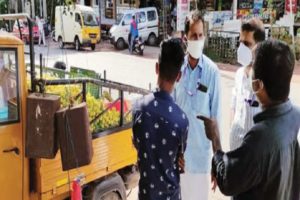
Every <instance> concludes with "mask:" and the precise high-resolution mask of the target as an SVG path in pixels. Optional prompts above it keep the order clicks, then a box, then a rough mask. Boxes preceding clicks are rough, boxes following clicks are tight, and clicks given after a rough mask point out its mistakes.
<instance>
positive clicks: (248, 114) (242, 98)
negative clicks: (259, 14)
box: [230, 18, 265, 150]
mask: <svg viewBox="0 0 300 200" xmlns="http://www.w3.org/2000/svg"><path fill="white" fill-rule="evenodd" d="M264 40H265V30H264V24H263V22H262V21H261V20H259V19H258V18H252V19H251V20H249V21H247V22H244V23H243V24H242V26H241V32H240V46H239V49H238V52H237V54H238V62H239V63H240V64H241V65H242V67H241V68H240V69H238V71H237V72H236V75H235V85H234V88H233V91H232V104H231V109H232V117H231V119H232V125H231V133H230V150H234V149H236V148H238V147H239V146H240V145H241V143H242V141H243V138H244V136H245V134H246V133H247V132H248V131H249V130H250V129H251V128H252V126H253V124H254V122H253V117H254V115H255V114H257V113H258V112H259V111H260V107H259V104H258V101H257V100H256V97H255V94H254V93H253V91H252V90H251V85H250V82H251V81H250V80H251V77H249V72H250V70H251V68H252V60H253V58H252V50H253V49H254V47H255V46H256V44H257V43H259V42H261V41H264Z"/></svg>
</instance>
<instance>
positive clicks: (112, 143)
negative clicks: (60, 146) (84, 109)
mask: <svg viewBox="0 0 300 200" xmlns="http://www.w3.org/2000/svg"><path fill="white" fill-rule="evenodd" d="M131 140H132V130H131V129H126V130H123V131H120V132H115V133H113V134H110V135H107V136H102V137H99V138H96V139H94V140H93V149H94V156H93V159H92V163H91V164H90V165H88V166H84V167H81V168H78V169H74V170H70V171H69V172H63V171H62V166H61V159H60V153H59V152H58V154H57V156H56V158H55V159H53V160H47V159H39V160H38V161H37V170H38V177H39V178H38V179H39V180H38V182H39V186H38V192H39V193H40V194H42V198H41V199H52V198H54V197H56V196H60V195H61V194H64V193H66V192H68V191H69V184H68V182H69V181H68V180H69V178H70V181H72V180H73V179H74V178H76V177H77V176H78V175H80V174H83V175H84V176H85V183H88V182H91V181H93V180H96V179H99V178H101V177H104V176H106V175H109V174H111V173H113V172H115V171H117V170H119V169H121V168H123V167H124V166H129V165H133V164H135V163H136V161H137V153H136V150H135V148H134V146H133V144H132V141H131ZM69 176H70V177H69Z"/></svg>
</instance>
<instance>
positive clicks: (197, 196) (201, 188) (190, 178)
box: [180, 173, 211, 200]
mask: <svg viewBox="0 0 300 200" xmlns="http://www.w3.org/2000/svg"><path fill="white" fill-rule="evenodd" d="M210 178H211V175H210V173H207V174H191V173H184V174H181V176H180V185H181V197H182V198H181V199H182V200H208V196H209V190H210V187H209V185H210Z"/></svg>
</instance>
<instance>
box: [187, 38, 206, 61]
mask: <svg viewBox="0 0 300 200" xmlns="http://www.w3.org/2000/svg"><path fill="white" fill-rule="evenodd" d="M204 41H205V39H202V40H188V41H187V52H188V53H189V54H190V55H191V56H192V57H193V58H195V59H199V58H200V57H201V56H202V54H203V48H204Z"/></svg>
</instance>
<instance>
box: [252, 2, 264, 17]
mask: <svg viewBox="0 0 300 200" xmlns="http://www.w3.org/2000/svg"><path fill="white" fill-rule="evenodd" d="M263 3H264V1H263V0H254V2H253V14H259V13H260V11H261V9H262V8H263Z"/></svg>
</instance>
